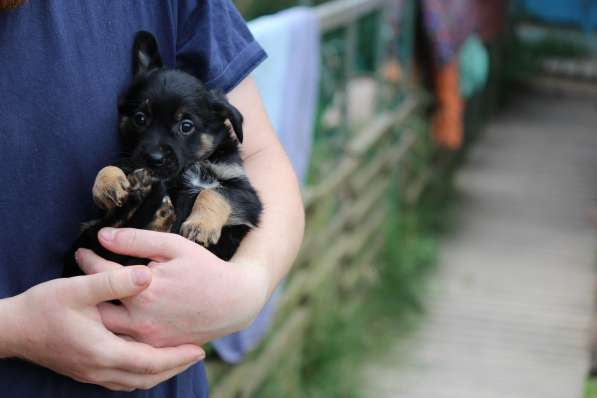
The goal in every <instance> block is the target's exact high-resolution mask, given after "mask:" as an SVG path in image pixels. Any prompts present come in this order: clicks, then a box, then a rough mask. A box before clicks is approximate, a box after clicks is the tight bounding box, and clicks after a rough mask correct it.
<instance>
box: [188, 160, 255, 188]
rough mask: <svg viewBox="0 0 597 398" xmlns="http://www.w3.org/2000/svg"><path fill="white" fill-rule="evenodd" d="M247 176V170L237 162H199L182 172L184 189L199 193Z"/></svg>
mask: <svg viewBox="0 0 597 398" xmlns="http://www.w3.org/2000/svg"><path fill="white" fill-rule="evenodd" d="M243 178H245V172H244V169H243V168H242V166H241V165H239V164H237V163H225V162H219V163H216V162H210V161H204V162H197V163H194V164H193V165H191V166H190V167H189V168H187V170H185V172H184V173H183V174H182V181H181V185H182V190H183V191H184V192H186V193H190V194H194V193H199V192H201V191H203V190H206V189H218V188H222V187H223V186H224V185H226V183H227V182H230V181H231V180H235V179H243Z"/></svg>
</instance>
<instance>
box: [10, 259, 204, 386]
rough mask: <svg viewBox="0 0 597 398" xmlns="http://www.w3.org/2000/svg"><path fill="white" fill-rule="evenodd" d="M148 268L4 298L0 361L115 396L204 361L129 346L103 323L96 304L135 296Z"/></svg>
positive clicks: (195, 352) (192, 353) (185, 350)
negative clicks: (22, 363) (25, 364)
mask: <svg viewBox="0 0 597 398" xmlns="http://www.w3.org/2000/svg"><path fill="white" fill-rule="evenodd" d="M150 281H151V272H150V271H148V270H147V269H144V267H131V268H129V269H126V270H115V271H112V272H107V273H104V274H101V275H100V274H98V275H92V276H79V277H75V278H62V279H54V280H52V281H49V282H45V283H42V284H39V285H37V286H34V287H32V288H31V289H29V290H27V291H26V292H24V293H22V294H19V295H17V296H14V297H10V298H5V299H1V300H0V358H12V357H15V358H20V359H23V360H27V361H31V362H34V363H36V364H38V365H41V366H44V367H46V368H49V369H52V370H53V371H55V372H57V373H60V374H63V375H65V376H68V377H71V378H73V379H75V380H77V381H80V382H83V383H93V384H98V385H101V386H103V387H106V388H109V389H111V390H117V391H132V390H134V389H138V388H140V389H147V388H150V387H152V386H154V385H156V384H158V383H161V382H162V381H164V380H167V379H169V378H171V377H173V376H175V375H176V374H178V373H180V372H182V371H184V370H185V369H187V368H188V367H189V366H191V365H192V364H194V363H196V362H197V361H199V360H200V359H202V358H203V356H204V353H203V351H202V350H201V349H200V348H199V347H196V346H189V345H187V346H181V347H175V348H167V349H156V348H154V347H151V346H149V345H146V344H141V343H137V342H132V341H126V340H124V339H122V338H120V337H118V336H116V335H114V334H112V333H111V332H109V331H108V330H107V329H106V328H105V327H104V325H103V324H102V322H101V318H100V314H99V312H98V310H97V303H99V302H103V301H106V300H116V299H120V298H124V297H128V296H131V295H135V294H138V293H139V292H140V291H142V290H143V289H145V288H146V287H147V286H148V284H149V283H150Z"/></svg>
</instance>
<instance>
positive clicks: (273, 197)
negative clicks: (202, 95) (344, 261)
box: [79, 78, 304, 346]
mask: <svg viewBox="0 0 597 398" xmlns="http://www.w3.org/2000/svg"><path fill="white" fill-rule="evenodd" d="M229 99H230V102H231V103H232V104H233V105H235V106H236V107H237V108H238V109H239V110H240V111H241V112H242V113H243V116H244V119H245V137H246V138H245V143H244V144H243V146H242V147H241V150H242V152H243V154H244V155H243V156H244V159H245V166H246V169H247V173H248V175H249V179H250V181H251V183H252V184H253V185H254V186H255V188H256V189H257V191H258V193H259V196H260V198H261V200H262V201H263V203H264V212H263V215H262V221H261V224H260V226H259V228H257V229H255V230H253V231H251V232H250V233H249V234H248V235H247V237H246V238H245V239H244V240H243V242H242V245H241V247H240V248H239V250H238V252H237V253H236V255H235V256H234V257H233V259H232V260H231V261H230V262H226V261H223V260H221V259H219V258H217V257H216V256H214V255H213V254H212V253H210V252H209V251H207V250H206V249H205V248H203V247H201V246H199V245H197V244H195V243H193V242H191V241H189V240H186V239H184V238H183V237H181V236H179V235H174V234H167V233H161V232H154V231H146V230H139V229H128V228H124V229H104V230H102V231H100V234H99V240H100V242H101V244H102V245H103V246H104V247H105V248H106V249H108V250H110V251H112V252H115V253H120V254H124V255H129V256H134V257H139V258H149V259H151V260H153V261H152V262H151V263H150V264H149V267H150V268H151V269H152V270H153V280H152V283H151V285H150V286H149V287H148V288H147V289H146V290H144V291H143V292H141V293H140V294H139V295H137V296H134V297H131V298H128V299H125V300H122V302H123V306H115V305H112V304H109V303H104V304H102V305H101V306H100V312H101V314H102V320H103V321H104V324H105V325H106V327H108V329H110V330H112V331H113V332H114V333H118V334H123V335H128V336H131V337H132V338H134V339H135V340H137V341H142V342H146V343H149V344H152V345H154V346H173V345H178V344H181V343H191V342H192V343H194V344H202V343H204V342H206V341H209V340H212V339H214V338H217V337H221V336H224V335H226V334H229V333H231V332H235V331H238V330H240V329H243V328H244V327H246V326H248V324H249V323H250V322H251V321H252V320H253V319H254V318H255V316H257V314H258V313H259V311H260V310H261V308H262V306H263V305H264V304H265V302H266V300H267V298H268V297H269V295H270V294H271V292H272V291H273V290H274V288H275V286H276V285H277V284H278V282H279V281H280V280H281V279H282V278H283V277H284V276H285V275H286V273H287V272H288V270H289V268H290V266H291V264H292V262H293V261H294V259H295V257H296V255H297V252H298V249H299V246H300V244H301V240H302V237H303V229H304V211H303V205H302V199H301V194H300V190H299V186H298V183H297V178H296V176H295V173H294V171H293V169H292V167H291V166H290V163H289V161H288V158H287V156H286V154H285V153H284V151H283V149H282V147H281V146H280V144H279V142H278V140H277V137H276V135H275V133H274V131H273V129H272V127H271V125H270V123H269V121H268V118H267V116H266V114H265V111H264V110H263V106H262V105H261V99H260V96H259V93H258V91H257V89H256V87H255V84H254V83H253V81H252V80H251V79H250V78H247V79H245V81H243V82H242V83H241V84H240V85H239V86H238V87H237V88H236V89H234V90H233V91H232V92H231V93H230V94H229ZM79 266H80V267H81V269H82V270H83V271H84V272H85V273H87V274H94V273H98V272H106V271H108V270H112V269H118V268H120V267H121V265H119V264H116V263H113V262H109V261H106V260H105V259H102V258H100V257H98V256H97V255H95V254H94V253H93V252H91V251H89V250H80V251H79Z"/></svg>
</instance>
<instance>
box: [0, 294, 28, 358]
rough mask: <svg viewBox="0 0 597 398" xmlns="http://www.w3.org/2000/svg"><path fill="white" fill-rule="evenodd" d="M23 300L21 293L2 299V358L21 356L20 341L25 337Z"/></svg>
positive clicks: (0, 344)
mask: <svg viewBox="0 0 597 398" xmlns="http://www.w3.org/2000/svg"><path fill="white" fill-rule="evenodd" d="M21 300H22V296H20V295H19V296H15V297H9V298H6V299H1V300H0V359H2V358H11V357H18V356H19V352H20V350H19V348H18V346H19V341H20V340H21V339H22V338H23V333H22V330H21V326H22V325H21V322H20V321H19V316H20V315H21V314H22V309H21V307H22V306H21V305H20V302H21Z"/></svg>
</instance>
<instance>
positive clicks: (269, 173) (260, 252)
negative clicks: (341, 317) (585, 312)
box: [228, 78, 305, 293]
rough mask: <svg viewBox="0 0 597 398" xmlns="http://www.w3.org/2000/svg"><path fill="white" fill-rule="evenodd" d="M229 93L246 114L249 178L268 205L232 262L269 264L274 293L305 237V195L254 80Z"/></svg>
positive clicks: (244, 151)
mask: <svg viewBox="0 0 597 398" xmlns="http://www.w3.org/2000/svg"><path fill="white" fill-rule="evenodd" d="M228 98H229V99H230V102H231V103H232V104H233V105H235V106H236V107H237V108H238V109H239V110H240V111H241V113H242V114H243V115H244V116H245V126H244V127H245V141H244V142H243V144H242V146H241V152H242V154H243V159H244V162H245V169H246V172H247V175H248V177H249V180H250V181H251V184H253V186H254V187H255V189H256V190H257V193H258V194H259V197H260V199H261V201H262V202H263V208H264V210H263V214H262V217H261V222H260V225H259V228H257V229H254V230H252V231H251V232H250V233H249V235H247V237H246V238H245V239H244V240H243V242H242V244H241V246H240V248H239V250H238V251H237V253H236V255H235V256H234V258H233V259H232V262H237V263H253V264H261V265H263V266H265V267H266V268H267V272H266V273H267V275H268V279H269V293H271V292H272V291H273V289H274V288H275V286H276V285H277V284H278V282H279V281H280V280H281V279H282V278H283V277H284V276H285V275H286V274H287V272H288V270H289V268H290V266H291V265H292V263H293V261H294V259H295V257H296V255H297V253H298V250H299V248H300V245H301V242H302V239H303V230H304V223H305V221H304V209H303V203H302V197H301V193H300V188H299V184H298V182H297V177H296V175H295V173H294V170H293V169H292V166H291V164H290V161H289V160H288V157H287V156H286V153H285V152H284V149H283V148H282V146H281V144H280V143H279V141H278V139H277V136H276V134H275V132H274V130H273V128H272V126H271V124H270V122H269V120H268V118H267V116H266V114H265V111H264V109H263V105H262V103H261V99H260V97H259V93H258V91H257V88H256V87H255V84H254V83H253V81H252V79H251V78H247V79H245V80H244V81H243V82H242V83H241V84H240V85H239V86H238V87H237V88H235V89H234V90H233V91H232V92H231V93H229V94H228Z"/></svg>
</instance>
